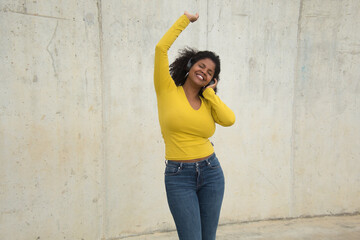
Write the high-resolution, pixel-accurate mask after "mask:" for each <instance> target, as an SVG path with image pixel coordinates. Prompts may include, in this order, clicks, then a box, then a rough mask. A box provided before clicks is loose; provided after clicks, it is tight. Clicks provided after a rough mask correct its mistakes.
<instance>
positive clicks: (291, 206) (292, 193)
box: [289, 0, 304, 217]
mask: <svg viewBox="0 0 360 240" xmlns="http://www.w3.org/2000/svg"><path fill="white" fill-rule="evenodd" d="M303 7H304V2H303V0H300V2H299V15H298V22H297V26H298V29H297V35H296V39H297V43H296V48H297V53H296V56H295V57H296V59H295V67H294V74H295V76H294V79H295V80H294V85H293V88H294V91H293V101H292V109H293V110H292V126H291V128H292V130H291V131H292V132H291V157H290V178H291V180H290V184H289V188H290V189H289V192H290V197H289V216H290V217H293V216H294V207H295V206H294V203H295V201H294V200H295V191H294V185H295V178H294V161H295V147H296V146H295V134H296V129H295V124H296V93H297V92H298V91H297V88H296V84H297V81H298V79H299V78H298V75H297V69H298V68H299V56H300V51H301V49H300V48H301V46H300V42H301V39H300V36H301V21H302V14H303Z"/></svg>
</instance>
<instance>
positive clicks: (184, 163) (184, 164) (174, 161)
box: [165, 153, 217, 168]
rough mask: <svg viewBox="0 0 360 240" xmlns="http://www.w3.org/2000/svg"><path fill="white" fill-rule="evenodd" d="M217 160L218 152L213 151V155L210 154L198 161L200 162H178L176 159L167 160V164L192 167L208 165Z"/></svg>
mask: <svg viewBox="0 0 360 240" xmlns="http://www.w3.org/2000/svg"><path fill="white" fill-rule="evenodd" d="M214 160H217V157H216V154H215V153H213V154H211V156H209V157H208V158H206V159H204V160H201V161H198V162H194V163H186V162H177V161H176V160H165V164H166V166H173V167H180V168H186V167H188V168H192V167H201V166H206V165H209V164H210V162H212V161H214Z"/></svg>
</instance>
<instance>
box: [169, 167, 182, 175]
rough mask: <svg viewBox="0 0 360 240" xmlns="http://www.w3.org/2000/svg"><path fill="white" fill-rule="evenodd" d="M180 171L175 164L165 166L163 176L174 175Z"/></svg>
mask: <svg viewBox="0 0 360 240" xmlns="http://www.w3.org/2000/svg"><path fill="white" fill-rule="evenodd" d="M180 172H181V168H180V167H176V166H166V168H165V176H174V175H177V174H179V173H180Z"/></svg>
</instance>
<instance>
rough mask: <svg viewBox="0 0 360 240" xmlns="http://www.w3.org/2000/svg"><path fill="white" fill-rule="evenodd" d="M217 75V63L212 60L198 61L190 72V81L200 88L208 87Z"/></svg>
mask: <svg viewBox="0 0 360 240" xmlns="http://www.w3.org/2000/svg"><path fill="white" fill-rule="evenodd" d="M214 73H215V63H214V62H213V61H212V60H211V59H210V58H204V59H200V60H199V61H197V62H196V63H195V64H194V65H193V66H192V67H191V68H190V71H189V76H188V80H190V81H191V82H192V83H193V84H195V85H196V86H198V87H200V88H201V87H204V86H206V85H207V84H208V83H209V82H210V81H211V79H212V78H213V76H214Z"/></svg>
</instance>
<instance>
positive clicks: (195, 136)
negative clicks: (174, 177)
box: [154, 15, 235, 160]
mask: <svg viewBox="0 0 360 240" xmlns="http://www.w3.org/2000/svg"><path fill="white" fill-rule="evenodd" d="M189 23H190V21H189V19H188V18H187V17H186V16H185V15H182V16H181V17H180V18H179V19H178V20H177V21H176V22H175V23H174V25H173V26H172V27H171V28H170V29H169V30H168V31H167V33H166V34H165V35H164V36H163V37H162V38H161V40H160V41H159V42H158V44H157V45H156V48H155V68H154V85H155V91H156V96H157V103H158V114H159V122H160V127H161V133H162V136H163V138H164V142H165V158H166V159H168V160H191V159H197V158H202V157H206V156H209V155H211V154H212V153H213V152H214V148H213V146H212V144H211V142H210V141H209V137H211V136H212V135H213V134H214V132H215V122H216V123H218V124H220V125H222V126H230V125H232V124H233V123H234V122H235V115H234V113H233V112H232V111H231V109H230V108H228V107H227V106H226V105H225V104H224V103H223V102H222V101H221V100H220V98H219V97H218V96H217V95H216V94H215V92H214V90H213V89H212V88H206V89H205V91H204V92H203V96H204V98H202V97H201V106H200V108H199V109H198V110H195V109H193V108H192V106H191V105H190V103H189V101H188V100H187V97H186V95H185V92H184V89H183V87H182V86H176V85H175V82H174V80H173V79H172V78H171V75H170V72H169V60H168V54H167V51H168V50H169V48H170V46H171V45H172V44H173V42H174V41H175V40H176V38H177V37H178V36H179V34H180V33H181V32H182V31H183V30H184V29H185V28H186V27H187V26H188V25H189Z"/></svg>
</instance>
